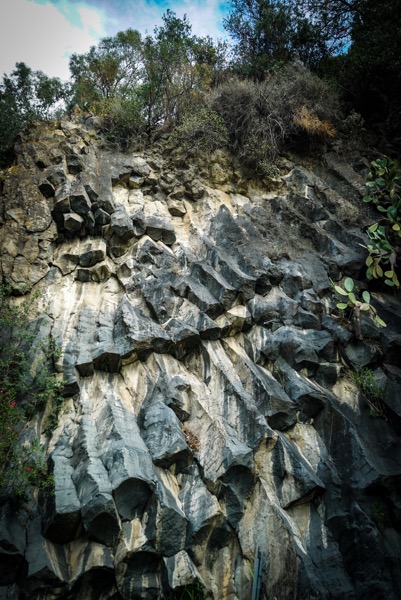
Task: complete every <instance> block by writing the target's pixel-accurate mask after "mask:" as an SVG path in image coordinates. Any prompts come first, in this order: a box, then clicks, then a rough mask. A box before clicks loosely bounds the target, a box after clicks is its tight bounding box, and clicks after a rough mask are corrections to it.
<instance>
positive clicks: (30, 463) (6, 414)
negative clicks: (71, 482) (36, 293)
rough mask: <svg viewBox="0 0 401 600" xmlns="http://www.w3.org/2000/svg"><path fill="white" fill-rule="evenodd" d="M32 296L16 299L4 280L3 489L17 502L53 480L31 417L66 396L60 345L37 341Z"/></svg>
mask: <svg viewBox="0 0 401 600" xmlns="http://www.w3.org/2000/svg"><path fill="white" fill-rule="evenodd" d="M32 301H33V300H32V298H31V301H29V300H28V301H25V302H23V303H22V304H19V305H16V304H15V303H14V302H13V300H12V298H11V290H10V288H9V286H7V285H6V284H3V285H2V286H0V341H1V344H0V390H1V391H0V495H2V496H3V495H4V496H6V497H8V498H13V499H15V500H17V502H23V501H25V500H27V499H28V498H29V495H30V493H29V492H30V488H32V487H34V488H43V487H48V486H51V484H52V478H51V477H49V476H48V474H47V466H46V463H45V461H44V448H43V447H42V446H41V444H40V443H39V441H38V440H37V439H35V438H34V437H29V436H28V435H27V433H28V430H27V422H28V421H29V419H31V418H32V417H33V416H34V415H35V413H36V412H38V410H39V409H43V407H44V406H45V405H46V404H47V402H49V401H51V402H53V401H56V400H55V399H56V398H57V397H58V396H60V397H61V389H60V387H59V385H58V383H57V380H56V378H55V375H54V373H53V372H52V369H51V368H50V367H49V364H50V363H51V362H52V360H53V358H54V357H55V355H56V354H57V351H56V349H55V348H54V346H53V345H52V344H51V343H50V342H48V343H45V344H44V345H43V344H42V345H35V340H36V334H37V332H36V329H35V327H33V324H32V322H31V321H30V320H29V312H30V310H31V308H32ZM33 347H35V349H36V350H37V353H36V354H37V355H36V356H35V357H33V356H32V348H33ZM34 359H35V361H36V364H35V368H34V369H33V368H32V362H33V361H34ZM33 371H35V373H34V372H33Z"/></svg>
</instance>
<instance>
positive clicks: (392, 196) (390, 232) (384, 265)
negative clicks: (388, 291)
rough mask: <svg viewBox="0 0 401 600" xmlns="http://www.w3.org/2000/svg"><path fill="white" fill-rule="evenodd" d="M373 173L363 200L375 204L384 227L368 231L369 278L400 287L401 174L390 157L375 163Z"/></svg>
mask: <svg viewBox="0 0 401 600" xmlns="http://www.w3.org/2000/svg"><path fill="white" fill-rule="evenodd" d="M371 166H372V169H371V171H370V172H369V174H368V178H367V182H366V190H367V194H366V195H365V196H364V198H363V200H364V202H366V203H368V204H369V203H373V204H374V205H375V207H376V209H377V210H378V211H379V212H380V213H382V215H383V218H382V224H379V223H373V225H370V227H368V229H367V232H366V233H367V235H368V237H369V240H370V243H369V244H368V245H367V246H366V248H367V250H368V252H369V256H368V257H367V259H366V266H367V271H366V276H367V278H368V279H369V280H371V279H378V278H382V277H384V278H385V279H384V283H385V284H386V285H388V286H390V287H393V286H396V287H399V285H400V284H399V281H398V277H397V273H396V266H397V265H396V263H397V253H396V249H395V243H394V242H393V240H392V238H394V237H401V219H400V214H399V211H400V209H401V196H400V193H399V189H400V187H399V184H398V181H399V180H400V179H401V170H400V169H399V168H398V164H397V162H396V161H395V160H391V159H389V158H387V157H383V158H381V159H377V160H374V161H372V163H371Z"/></svg>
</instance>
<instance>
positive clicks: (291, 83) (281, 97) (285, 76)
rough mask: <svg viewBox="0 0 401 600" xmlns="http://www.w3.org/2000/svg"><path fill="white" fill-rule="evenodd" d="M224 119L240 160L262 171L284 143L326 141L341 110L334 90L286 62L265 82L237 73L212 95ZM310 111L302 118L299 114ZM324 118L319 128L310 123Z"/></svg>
mask: <svg viewBox="0 0 401 600" xmlns="http://www.w3.org/2000/svg"><path fill="white" fill-rule="evenodd" d="M211 106H212V108H213V109H214V110H215V111H216V112H217V113H218V114H219V115H220V116H221V117H222V119H223V121H224V122H225V124H226V127H227V129H228V134H229V140H230V149H231V151H232V153H233V154H234V155H235V156H237V157H238V158H239V159H240V161H241V163H242V164H244V165H246V166H248V167H249V168H251V169H253V170H256V171H257V172H259V173H261V174H263V173H264V167H265V165H266V164H269V163H271V161H272V160H274V159H275V158H276V156H277V154H278V153H279V151H280V150H281V148H282V147H283V145H284V143H288V142H291V143H294V142H295V141H296V140H300V139H301V138H302V137H306V138H307V139H308V140H309V142H311V141H312V140H313V141H314V142H315V143H319V142H323V141H324V139H325V138H326V137H327V135H328V134H329V132H330V128H329V127H328V125H327V124H329V122H330V121H332V120H335V119H336V117H337V114H338V112H339V105H338V99H337V96H336V94H335V93H334V92H333V91H332V89H331V88H330V87H329V86H328V85H327V84H326V83H325V82H324V81H322V80H321V79H319V77H317V76H316V75H314V74H312V73H311V72H310V71H308V70H307V69H303V68H297V67H293V66H288V67H286V68H285V69H282V70H281V71H280V72H277V73H275V74H273V75H272V76H271V77H270V78H268V79H267V80H266V81H263V82H250V81H242V80H239V79H236V78H233V79H231V80H229V81H227V82H226V83H224V84H222V85H221V86H220V87H218V88H217V90H216V91H215V92H214V94H213V95H212V98H211ZM302 114H303V115H304V116H305V115H306V116H309V120H308V119H305V120H302V119H301V118H300V117H301V115H302ZM312 122H314V123H316V122H318V123H320V127H321V128H320V130H319V131H316V129H315V127H312Z"/></svg>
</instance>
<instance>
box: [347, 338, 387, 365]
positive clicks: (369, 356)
mask: <svg viewBox="0 0 401 600" xmlns="http://www.w3.org/2000/svg"><path fill="white" fill-rule="evenodd" d="M341 355H342V356H343V358H344V360H345V361H346V362H347V364H348V365H349V366H350V367H352V368H353V369H355V370H357V369H362V368H364V367H368V366H371V365H372V364H374V363H375V362H376V361H377V360H378V358H379V356H380V353H379V350H378V348H377V347H376V346H374V345H371V344H367V343H365V342H362V341H355V342H351V343H348V344H347V345H346V346H344V347H342V348H341Z"/></svg>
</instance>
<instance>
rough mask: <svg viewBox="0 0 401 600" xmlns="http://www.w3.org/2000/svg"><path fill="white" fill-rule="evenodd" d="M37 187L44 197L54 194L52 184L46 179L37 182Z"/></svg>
mask: <svg viewBox="0 0 401 600" xmlns="http://www.w3.org/2000/svg"><path fill="white" fill-rule="evenodd" d="M39 189H40V191H41V193H42V194H43V196H44V197H45V198H51V197H52V196H54V192H55V189H54V186H53V185H52V184H51V183H50V182H49V181H47V180H46V179H45V180H44V181H42V182H41V183H40V184H39Z"/></svg>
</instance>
